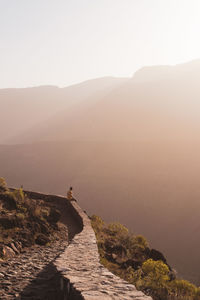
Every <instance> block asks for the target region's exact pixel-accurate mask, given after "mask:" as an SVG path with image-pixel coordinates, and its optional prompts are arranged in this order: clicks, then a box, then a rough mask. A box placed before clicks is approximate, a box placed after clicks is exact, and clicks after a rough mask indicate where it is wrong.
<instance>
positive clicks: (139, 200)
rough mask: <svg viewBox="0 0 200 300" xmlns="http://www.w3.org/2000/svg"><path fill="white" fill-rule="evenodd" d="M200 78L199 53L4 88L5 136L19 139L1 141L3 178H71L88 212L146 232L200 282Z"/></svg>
mask: <svg viewBox="0 0 200 300" xmlns="http://www.w3.org/2000/svg"><path fill="white" fill-rule="evenodd" d="M199 78H200V61H193V62H189V63H187V64H182V65H177V66H169V67H168V66H158V67H157V66H155V67H154V66H153V67H145V68H143V69H141V70H139V71H138V72H136V73H135V75H134V76H133V78H130V79H114V78H103V79H97V80H94V81H93V80H92V81H88V82H85V83H83V84H80V85H75V86H72V87H69V88H65V89H59V88H56V87H40V88H34V89H25V90H6V91H5V90H1V91H0V104H1V107H3V110H0V122H1V123H0V130H1V131H0V138H1V143H3V141H4V143H5V141H6V140H7V142H8V141H9V143H12V144H20V143H21V145H12V146H11V145H10V146H5V145H4V146H3V145H2V146H1V147H0V170H1V176H4V177H6V178H7V181H8V183H9V185H18V186H19V185H20V184H23V185H24V188H25V189H34V190H41V191H43V192H52V193H66V190H67V188H68V186H69V185H73V186H74V188H75V192H76V194H77V198H78V199H80V200H79V201H81V206H82V207H85V208H86V210H87V211H88V213H91V214H92V213H96V214H98V215H101V216H102V217H103V218H104V219H105V220H107V221H120V222H121V223H124V224H125V225H127V226H128V227H129V228H130V229H133V231H134V232H135V233H141V234H144V235H145V236H146V237H147V238H148V240H150V241H151V242H152V247H155V248H158V249H160V250H161V251H162V252H163V253H164V254H165V255H166V257H167V259H168V261H169V264H171V265H173V266H175V267H176V268H177V270H178V271H179V273H180V274H183V275H184V277H185V278H186V279H189V280H194V281H195V282H196V283H197V284H199V278H200V272H199V264H198V261H199V248H200V242H199V239H198V232H199V228H200V221H199V210H200V201H199V199H200V189H199V174H200V163H199V152H200V135H199V132H200V113H199V112H200V102H199V99H200V85H199ZM33 91H34V93H35V96H34V95H32V96H31V97H30V96H28V95H30V94H32V93H33ZM47 91H48V92H47ZM20 93H21V94H20ZM19 94H20V95H23V97H22V96H20V95H19ZM10 95H12V97H11V96H10ZM47 95H48V96H47ZM6 97H7V98H6ZM29 97H30V99H31V101H29V100H28V99H29ZM6 99H7V100H6ZM7 101H9V102H8V103H9V105H7V106H6V105H5V103H7ZM28 101H29V102H28ZM34 101H36V103H35V102H34ZM26 102H27V103H26ZM24 103H26V104H24ZM34 104H35V106H34ZM6 133H8V134H6Z"/></svg>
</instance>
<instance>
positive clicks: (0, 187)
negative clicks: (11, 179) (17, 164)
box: [0, 177, 8, 193]
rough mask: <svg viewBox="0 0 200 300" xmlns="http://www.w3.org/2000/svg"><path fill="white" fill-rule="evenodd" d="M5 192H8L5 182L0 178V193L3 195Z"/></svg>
mask: <svg viewBox="0 0 200 300" xmlns="http://www.w3.org/2000/svg"><path fill="white" fill-rule="evenodd" d="M6 191H8V187H7V184H6V181H5V179H4V178H3V177H0V193H4V192H6Z"/></svg>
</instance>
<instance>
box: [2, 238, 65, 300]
mask: <svg viewBox="0 0 200 300" xmlns="http://www.w3.org/2000/svg"><path fill="white" fill-rule="evenodd" d="M67 244H68V242H67V239H66V240H62V241H56V242H55V243H52V245H50V246H37V245H36V246H33V247H31V248H29V249H26V250H25V251H24V252H23V253H20V254H19V255H16V256H15V257H12V258H11V259H9V260H7V261H3V262H1V266H0V299H1V300H8V299H9V300H11V299H20V300H47V299H50V297H51V298H52V297H53V295H54V293H56V290H57V283H58V282H57V278H58V273H57V271H56V270H55V267H54V266H53V264H52V263H53V261H54V260H55V258H56V257H58V256H59V254H60V253H62V252H63V250H64V249H65V248H66V246H67ZM53 299H56V295H55V297H54V298H53Z"/></svg>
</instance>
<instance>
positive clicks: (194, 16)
mask: <svg viewBox="0 0 200 300" xmlns="http://www.w3.org/2000/svg"><path fill="white" fill-rule="evenodd" d="M199 36H200V0H0V88H2V87H26V86H34V85H43V84H54V85H59V86H67V85H70V84H73V83H77V82H80V81H83V80H87V79H90V78H96V77H102V76H121V77H127V76H132V74H133V73H134V72H135V71H136V70H137V69H138V68H140V67H142V66H144V65H154V64H176V63H181V62H185V61H189V60H192V59H196V58H200V38H199Z"/></svg>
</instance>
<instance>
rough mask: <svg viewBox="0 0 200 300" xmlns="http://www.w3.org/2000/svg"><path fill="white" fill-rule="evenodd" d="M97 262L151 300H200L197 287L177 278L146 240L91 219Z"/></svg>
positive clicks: (100, 220) (160, 255) (124, 229)
mask: <svg viewBox="0 0 200 300" xmlns="http://www.w3.org/2000/svg"><path fill="white" fill-rule="evenodd" d="M91 224H92V226H93V229H94V231H95V234H96V237H97V244H98V248H99V254H100V261H101V263H102V264H103V265H104V266H105V267H106V268H107V269H109V270H110V271H111V272H113V273H114V274H116V275H118V276H120V277H121V278H123V279H125V280H127V281H128V282H130V283H132V284H134V285H135V286H136V287H137V289H138V290H141V291H143V292H144V293H145V294H147V295H150V296H152V298H153V299H154V300H200V288H197V287H196V286H195V285H193V284H191V283H190V282H188V281H186V280H181V279H177V278H176V275H175V273H174V272H173V270H172V269H171V267H170V266H169V265H168V264H167V261H166V259H165V258H164V256H163V255H162V253H160V252H159V251H157V250H154V249H150V248H149V245H148V242H147V240H146V239H145V238H144V237H143V236H141V235H138V236H134V235H133V234H130V233H129V231H128V229H127V228H126V227H124V226H123V225H121V224H120V223H111V224H106V223H105V222H103V220H102V219H101V218H100V217H98V216H92V217H91Z"/></svg>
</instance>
